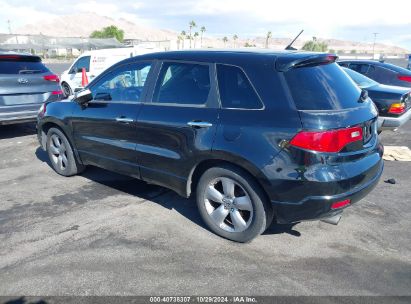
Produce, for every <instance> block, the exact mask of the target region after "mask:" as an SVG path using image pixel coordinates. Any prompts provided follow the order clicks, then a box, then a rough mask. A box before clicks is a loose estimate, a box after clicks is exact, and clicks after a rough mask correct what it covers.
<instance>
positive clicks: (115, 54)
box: [61, 44, 159, 96]
mask: <svg viewBox="0 0 411 304" xmlns="http://www.w3.org/2000/svg"><path fill="white" fill-rule="evenodd" d="M156 51H159V49H157V48H155V47H154V46H152V45H150V44H143V45H141V46H136V47H128V48H114V49H102V50H94V51H87V52H84V53H83V54H81V55H80V56H79V57H78V58H77V59H76V60H75V61H74V62H73V63H72V65H71V66H70V67H69V68H68V69H67V70H66V71H64V72H63V74H61V86H62V88H63V91H64V94H65V96H70V95H72V94H73V93H74V92H76V91H78V90H80V89H82V88H83V86H82V70H83V68H84V69H85V72H86V75H87V79H88V80H89V81H90V82H91V81H92V80H93V79H94V78H96V77H97V76H98V75H100V74H101V73H102V72H103V71H104V70H106V69H107V68H109V67H110V66H112V65H113V64H115V63H117V62H119V61H121V60H124V59H126V58H130V57H133V56H136V55H142V54H146V53H150V52H156Z"/></svg>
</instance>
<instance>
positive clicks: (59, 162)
mask: <svg viewBox="0 0 411 304" xmlns="http://www.w3.org/2000/svg"><path fill="white" fill-rule="evenodd" d="M47 154H48V156H49V159H50V162H51V165H52V167H53V169H54V171H56V172H57V173H58V174H60V175H63V176H72V175H76V174H78V173H80V172H82V171H83V170H84V169H85V167H84V166H83V165H81V164H79V163H78V162H77V160H76V158H75V156H74V153H73V149H72V147H71V145H70V143H69V141H68V139H67V137H66V136H65V135H64V133H63V132H62V131H61V130H60V129H58V128H50V129H49V131H48V132H47Z"/></svg>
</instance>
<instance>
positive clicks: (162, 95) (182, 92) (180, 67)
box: [153, 62, 211, 105]
mask: <svg viewBox="0 0 411 304" xmlns="http://www.w3.org/2000/svg"><path fill="white" fill-rule="evenodd" d="M210 88H211V81H210V69H209V65H208V64H195V63H176V62H164V63H163V65H162V67H161V70H160V74H159V77H158V80H157V85H156V88H155V90H154V95H153V103H172V104H184V105H190V104H191V105H204V104H205V103H206V102H207V100H208V95H209V94H210Z"/></svg>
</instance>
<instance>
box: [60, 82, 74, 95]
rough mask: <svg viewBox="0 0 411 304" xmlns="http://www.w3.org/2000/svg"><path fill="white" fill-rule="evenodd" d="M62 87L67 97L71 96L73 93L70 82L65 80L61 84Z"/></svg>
mask: <svg viewBox="0 0 411 304" xmlns="http://www.w3.org/2000/svg"><path fill="white" fill-rule="evenodd" d="M61 88H62V89H63V93H64V96H65V97H69V96H70V95H72V94H73V92H72V90H71V88H70V86H69V85H68V83H65V82H63V84H62V85H61Z"/></svg>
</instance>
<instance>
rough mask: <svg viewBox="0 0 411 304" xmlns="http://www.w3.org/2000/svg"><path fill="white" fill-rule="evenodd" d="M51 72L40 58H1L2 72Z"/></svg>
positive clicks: (0, 69)
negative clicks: (26, 59)
mask: <svg viewBox="0 0 411 304" xmlns="http://www.w3.org/2000/svg"><path fill="white" fill-rule="evenodd" d="M47 72H50V70H49V69H48V68H46V66H45V65H44V64H43V63H42V62H41V61H39V60H28V61H25V60H24V59H21V60H2V59H0V74H39V73H47Z"/></svg>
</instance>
